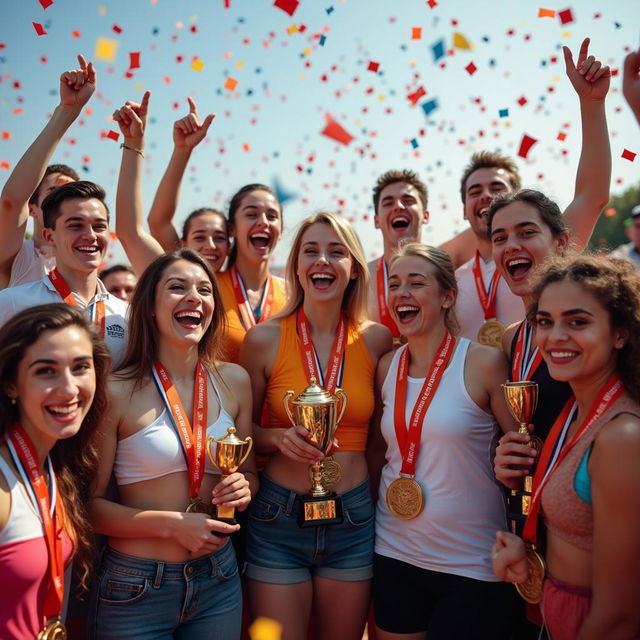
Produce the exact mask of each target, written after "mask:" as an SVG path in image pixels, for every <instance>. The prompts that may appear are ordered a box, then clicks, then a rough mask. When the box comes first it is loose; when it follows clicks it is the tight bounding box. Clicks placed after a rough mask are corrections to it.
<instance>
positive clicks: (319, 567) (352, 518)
mask: <svg viewBox="0 0 640 640" xmlns="http://www.w3.org/2000/svg"><path fill="white" fill-rule="evenodd" d="M303 497H304V496H301V495H300V494H298V493H295V492H294V491H290V490H289V489H286V488H285V487H282V486H280V485H279V484H276V483H275V482H273V481H272V480H270V479H269V478H267V477H266V476H264V475H263V476H262V478H261V479H260V490H259V491H258V494H257V495H256V497H255V498H254V499H253V500H252V501H251V504H250V505H249V523H248V526H247V564H246V574H245V575H246V576H247V577H248V578H251V579H252V580H258V581H260V582H270V583H272V584H296V583H299V582H306V581H307V580H310V579H311V577H312V576H320V577H323V578H330V579H332V580H342V581H346V582H355V581H358V580H370V579H371V577H372V576H373V542H374V518H375V507H374V506H373V502H372V500H371V495H370V493H369V480H368V479H367V480H365V481H364V482H363V483H362V484H360V485H358V486H357V487H354V488H353V489H350V490H349V491H347V492H346V493H343V494H342V496H341V497H342V504H343V508H344V519H343V521H342V523H341V524H331V525H319V526H317V527H306V528H301V527H300V526H298V521H297V519H298V513H299V511H300V509H301V508H302V498H303Z"/></svg>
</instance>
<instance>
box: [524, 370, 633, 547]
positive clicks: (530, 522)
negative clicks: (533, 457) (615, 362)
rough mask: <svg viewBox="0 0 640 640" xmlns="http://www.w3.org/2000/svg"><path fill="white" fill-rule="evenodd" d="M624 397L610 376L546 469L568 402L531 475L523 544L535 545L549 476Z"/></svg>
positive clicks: (614, 377) (619, 382)
mask: <svg viewBox="0 0 640 640" xmlns="http://www.w3.org/2000/svg"><path fill="white" fill-rule="evenodd" d="M623 393H624V385H623V384H622V380H620V378H619V377H618V375H617V374H615V373H614V374H613V375H612V376H611V377H610V378H609V380H607V382H606V383H605V385H604V386H603V387H602V389H601V390H600V393H598V396H597V397H596V399H595V401H594V402H593V404H592V405H591V408H590V409H589V412H588V414H587V416H586V418H585V419H584V420H583V422H582V424H580V426H579V427H578V428H577V429H576V431H575V433H574V434H573V436H572V438H571V440H570V441H569V442H567V443H566V444H565V445H564V446H563V447H562V450H561V451H560V453H559V454H558V456H557V457H556V459H555V460H554V461H553V463H552V464H551V465H550V464H549V461H550V460H551V457H552V455H553V452H554V451H555V449H556V444H557V441H558V439H559V437H560V434H561V433H562V431H563V427H564V425H565V423H566V421H567V420H568V418H569V415H570V413H571V410H572V408H573V404H574V399H573V398H570V399H569V401H568V402H567V404H566V405H565V406H564V408H563V409H562V412H561V413H560V415H559V416H558V417H557V418H556V421H555V422H554V423H553V427H551V431H550V432H549V435H548V436H547V439H546V440H545V443H544V446H543V447H542V452H541V453H540V459H539V460H538V463H537V466H536V471H535V473H534V475H533V490H532V497H531V507H530V510H529V515H528V516H527V521H526V522H525V524H524V530H523V532H522V537H523V539H524V541H525V542H530V543H532V544H536V538H537V535H538V516H539V515H540V504H541V501H542V490H543V489H544V487H545V485H546V483H547V480H548V479H549V478H550V477H551V474H552V473H553V472H554V471H555V470H556V469H557V468H558V465H559V464H560V463H561V462H562V461H563V460H564V459H565V458H566V456H567V454H568V453H569V451H571V449H573V447H574V446H575V445H576V443H577V442H578V440H580V438H581V437H582V436H583V435H584V434H585V433H586V432H587V431H588V429H589V427H591V425H592V424H593V423H594V422H595V421H596V420H597V419H598V418H600V417H601V416H602V414H603V413H604V412H605V411H606V410H607V409H608V408H609V407H610V406H611V405H612V404H613V403H614V402H615V401H616V400H617V399H618V398H619V397H620V396H621V395H622V394H623ZM547 467H549V468H547Z"/></svg>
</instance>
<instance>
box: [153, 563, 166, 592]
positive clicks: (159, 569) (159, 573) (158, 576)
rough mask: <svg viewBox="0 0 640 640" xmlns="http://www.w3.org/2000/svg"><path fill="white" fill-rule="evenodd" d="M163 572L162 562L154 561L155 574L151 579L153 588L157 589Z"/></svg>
mask: <svg viewBox="0 0 640 640" xmlns="http://www.w3.org/2000/svg"><path fill="white" fill-rule="evenodd" d="M163 573H164V562H157V563H156V576H155V578H154V579H153V588H154V589H159V588H160V584H161V583H162V574H163Z"/></svg>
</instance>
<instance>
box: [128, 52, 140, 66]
mask: <svg viewBox="0 0 640 640" xmlns="http://www.w3.org/2000/svg"><path fill="white" fill-rule="evenodd" d="M139 68H140V52H139V51H132V52H131V53H130V54H129V69H139Z"/></svg>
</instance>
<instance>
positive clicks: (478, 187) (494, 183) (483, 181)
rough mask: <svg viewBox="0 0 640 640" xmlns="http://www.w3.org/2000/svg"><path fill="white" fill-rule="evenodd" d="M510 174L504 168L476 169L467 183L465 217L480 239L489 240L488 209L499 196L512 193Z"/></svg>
mask: <svg viewBox="0 0 640 640" xmlns="http://www.w3.org/2000/svg"><path fill="white" fill-rule="evenodd" d="M511 190H512V189H511V185H510V184H509V174H508V173H507V172H506V171H505V170H504V169H498V168H497V167H486V168H483V169H476V170H475V171H474V172H473V173H472V174H471V175H470V176H469V177H468V178H467V183H466V185H465V202H464V217H465V219H466V220H468V221H469V225H470V226H471V230H472V231H473V233H474V234H475V235H476V237H477V238H478V239H479V240H484V241H486V240H488V226H487V215H486V214H487V211H488V210H489V206H490V205H491V203H492V202H493V201H494V200H495V199H496V198H497V197H499V196H501V195H504V194H507V193H510V192H511Z"/></svg>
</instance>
